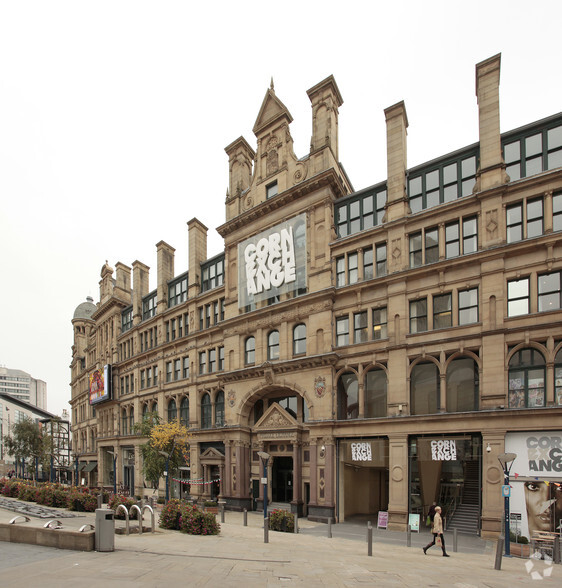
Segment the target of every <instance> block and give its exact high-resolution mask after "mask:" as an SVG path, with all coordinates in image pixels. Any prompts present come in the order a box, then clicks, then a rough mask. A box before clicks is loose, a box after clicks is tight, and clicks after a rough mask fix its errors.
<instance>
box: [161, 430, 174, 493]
mask: <svg viewBox="0 0 562 588" xmlns="http://www.w3.org/2000/svg"><path fill="white" fill-rule="evenodd" d="M175 447H176V439H175V437H174V441H173V442H172V449H171V450H170V453H166V452H165V451H160V452H159V453H160V455H163V456H164V457H165V458H166V465H165V466H164V476H165V477H166V504H168V501H169V499H170V457H172V453H174V449H175Z"/></svg>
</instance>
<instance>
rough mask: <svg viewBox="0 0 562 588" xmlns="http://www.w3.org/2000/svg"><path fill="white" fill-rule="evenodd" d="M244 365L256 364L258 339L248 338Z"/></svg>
mask: <svg viewBox="0 0 562 588" xmlns="http://www.w3.org/2000/svg"><path fill="white" fill-rule="evenodd" d="M244 363H245V364H246V365H252V364H254V363H256V338H255V337H248V338H247V339H246V344H245V346H244Z"/></svg>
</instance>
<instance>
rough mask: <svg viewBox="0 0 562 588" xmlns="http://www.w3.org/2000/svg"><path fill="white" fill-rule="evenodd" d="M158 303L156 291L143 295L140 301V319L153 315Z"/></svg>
mask: <svg viewBox="0 0 562 588" xmlns="http://www.w3.org/2000/svg"><path fill="white" fill-rule="evenodd" d="M157 304H158V299H157V297H156V292H154V293H153V294H149V295H148V296H145V297H144V298H143V301H142V320H143V321H145V320H146V319H149V318H151V317H153V316H154V315H155V314H156V306H157Z"/></svg>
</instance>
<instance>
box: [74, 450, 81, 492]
mask: <svg viewBox="0 0 562 588" xmlns="http://www.w3.org/2000/svg"><path fill="white" fill-rule="evenodd" d="M79 457H80V456H79V455H78V453H77V454H76V460H75V461H76V465H75V466H74V467H75V470H76V477H75V478H74V485H75V486H78V458H79Z"/></svg>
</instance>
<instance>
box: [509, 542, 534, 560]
mask: <svg viewBox="0 0 562 588" xmlns="http://www.w3.org/2000/svg"><path fill="white" fill-rule="evenodd" d="M509 553H510V554H511V555H513V556H515V557H529V556H530V555H531V546H530V545H529V544H526V543H510V544H509Z"/></svg>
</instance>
